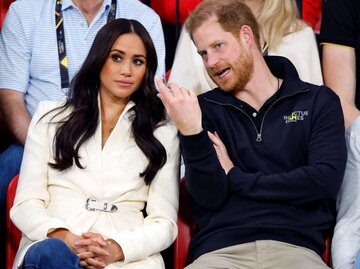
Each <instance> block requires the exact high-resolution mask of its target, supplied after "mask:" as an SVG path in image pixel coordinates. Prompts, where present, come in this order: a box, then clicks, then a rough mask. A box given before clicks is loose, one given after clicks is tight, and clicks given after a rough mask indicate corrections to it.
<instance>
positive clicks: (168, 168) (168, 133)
mask: <svg viewBox="0 0 360 269" xmlns="http://www.w3.org/2000/svg"><path fill="white" fill-rule="evenodd" d="M159 129H162V130H159ZM159 129H158V131H161V136H160V135H156V134H155V135H156V136H157V138H158V139H159V141H160V142H161V143H162V144H163V146H164V147H165V149H166V152H167V161H166V163H165V165H164V166H163V167H162V168H161V169H160V170H159V171H158V173H157V175H156V176H155V178H154V179H153V181H152V182H151V185H150V188H149V194H148V200H147V205H146V214H147V216H146V218H145V220H144V224H143V225H141V226H137V227H135V228H133V229H131V230H124V231H122V232H121V233H119V234H118V235H117V236H115V237H114V238H113V239H114V240H115V241H116V242H117V243H118V244H119V245H120V246H121V248H122V250H123V252H124V256H125V260H124V263H128V262H131V261H136V260H141V259H145V258H147V257H149V256H151V255H153V254H155V253H159V252H160V251H162V250H164V249H166V248H168V247H169V246H170V245H171V244H172V243H173V242H174V240H175V238H176V236H177V211H178V206H179V165H180V147H179V138H178V136H177V129H176V128H175V126H174V125H171V126H170V125H167V126H162V127H160V128H159ZM159 133H160V132H159Z"/></svg>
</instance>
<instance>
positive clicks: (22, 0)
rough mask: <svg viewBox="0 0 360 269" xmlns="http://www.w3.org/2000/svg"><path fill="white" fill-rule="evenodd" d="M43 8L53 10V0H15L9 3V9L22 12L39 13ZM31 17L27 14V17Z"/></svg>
mask: <svg viewBox="0 0 360 269" xmlns="http://www.w3.org/2000/svg"><path fill="white" fill-rule="evenodd" d="M45 6H53V7H54V9H55V1H54V0H36V1H33V0H16V1H14V2H12V3H11V7H12V8H14V9H16V10H19V11H23V10H31V12H39V11H41V10H42V9H43V8H44V7H45ZM30 15H33V13H31V14H27V16H30Z"/></svg>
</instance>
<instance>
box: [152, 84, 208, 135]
mask: <svg viewBox="0 0 360 269" xmlns="http://www.w3.org/2000/svg"><path fill="white" fill-rule="evenodd" d="M156 83H157V85H158V87H159V91H160V92H159V93H158V97H159V98H160V100H161V101H162V103H163V104H164V106H165V109H166V111H167V113H168V115H169V117H170V118H171V120H172V121H173V122H174V123H175V125H176V127H177V128H178V130H179V131H180V132H181V133H182V134H183V135H194V134H198V133H200V132H201V131H202V126H201V110H200V106H199V102H198V99H197V96H196V94H195V93H194V92H193V91H190V90H187V89H185V88H182V87H179V86H178V85H176V84H174V83H170V84H169V85H168V87H166V86H165V84H164V83H163V82H162V80H161V78H157V79H156Z"/></svg>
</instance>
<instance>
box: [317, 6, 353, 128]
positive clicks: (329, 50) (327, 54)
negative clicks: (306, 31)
mask: <svg viewBox="0 0 360 269" xmlns="http://www.w3.org/2000/svg"><path fill="white" fill-rule="evenodd" d="M322 8H323V9H322V22H321V31H320V42H321V45H322V68H323V76H324V83H325V85H326V86H328V87H330V88H331V89H332V90H334V91H335V92H336V93H337V94H338V95H339V97H340V100H341V105H342V109H343V112H344V117H345V127H348V126H350V124H351V123H352V122H353V121H354V120H355V119H356V118H357V117H358V116H360V111H359V110H358V109H357V108H356V106H355V92H356V55H355V47H356V43H355V42H356V38H357V37H356V33H357V30H356V29H357V28H356V27H357V21H356V20H357V18H358V16H359V14H358V12H359V10H360V5H359V3H358V2H357V1H353V0H350V1H335V0H329V1H324V2H323V4H322ZM358 68H359V67H358Z"/></svg>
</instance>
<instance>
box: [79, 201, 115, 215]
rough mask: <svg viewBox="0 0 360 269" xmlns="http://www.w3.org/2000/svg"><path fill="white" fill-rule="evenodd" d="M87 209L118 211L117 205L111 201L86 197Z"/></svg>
mask: <svg viewBox="0 0 360 269" xmlns="http://www.w3.org/2000/svg"><path fill="white" fill-rule="evenodd" d="M85 209H86V210H89V211H103V212H110V213H112V212H116V211H117V209H118V208H117V206H116V205H113V204H109V203H103V202H98V201H97V200H96V199H94V198H88V199H86V203H85Z"/></svg>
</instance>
